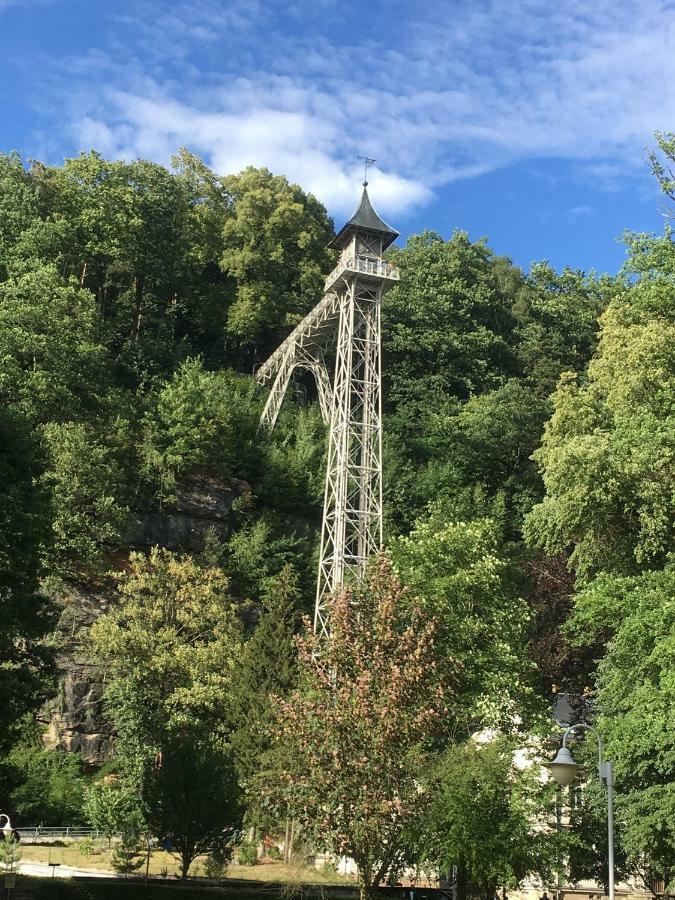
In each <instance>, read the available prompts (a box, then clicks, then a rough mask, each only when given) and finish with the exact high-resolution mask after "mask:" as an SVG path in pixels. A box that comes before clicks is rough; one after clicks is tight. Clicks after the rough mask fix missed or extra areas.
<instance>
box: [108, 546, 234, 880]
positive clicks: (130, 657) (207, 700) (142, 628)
mask: <svg viewBox="0 0 675 900" xmlns="http://www.w3.org/2000/svg"><path fill="white" fill-rule="evenodd" d="M116 579H117V582H118V592H119V600H118V602H117V603H116V604H115V606H114V607H113V608H112V609H111V611H110V612H109V613H107V614H106V615H105V616H103V617H102V618H100V619H99V620H98V621H97V622H96V623H95V624H94V626H93V628H92V630H91V635H92V642H93V647H94V649H95V651H96V653H97V655H98V656H99V658H101V659H102V660H105V662H106V665H107V667H108V670H109V672H110V681H109V684H108V689H107V692H106V698H107V709H108V712H109V715H110V716H111V719H112V722H113V725H114V727H115V731H116V743H115V756H116V759H117V762H118V766H119V770H120V771H119V778H120V785H119V789H120V790H121V791H123V792H124V794H123V797H122V804H123V807H125V808H126V805H127V801H126V799H125V798H126V797H127V796H128V792H132V793H133V794H134V795H135V796H136V797H137V798H138V799H139V801H141V802H140V804H139V807H138V812H136V811H135V810H134V809H133V806H132V812H133V816H132V818H133V819H134V821H133V822H132V823H131V825H130V833H137V829H136V827H135V824H136V822H135V817H137V816H138V817H141V818H142V820H143V827H142V831H143V833H145V831H146V830H147V829H150V830H152V831H153V832H154V834H155V835H156V836H157V837H160V838H164V837H167V836H169V837H171V839H172V841H173V842H174V843H175V845H176V847H177V848H178V850H179V852H180V855H181V859H182V865H183V874H184V875H186V874H187V871H188V869H189V866H190V863H191V862H192V860H193V859H194V856H195V855H196V854H198V853H201V852H209V850H210V849H212V847H215V846H216V845H217V841H216V837H215V831H218V833H219V834H220V839H221V840H223V829H224V828H229V829H235V828H236V827H238V823H239V817H240V813H239V805H238V804H239V800H238V790H239V788H238V784H237V781H236V776H235V774H234V765H233V762H232V755H231V752H230V750H229V749H228V748H227V746H226V745H225V742H226V739H227V736H228V734H229V732H230V730H231V728H232V724H233V723H232V709H231V706H232V681H233V672H234V669H235V666H236V662H237V659H238V656H239V652H240V638H241V628H240V625H239V623H238V621H237V617H236V610H235V607H234V605H233V603H232V601H231V599H230V596H229V586H228V581H227V578H226V577H225V576H224V574H223V572H222V570H221V569H220V568H218V567H214V566H202V565H200V564H199V563H198V562H196V561H195V560H194V559H192V558H190V557H187V556H182V557H181V556H176V555H175V554H172V553H170V552H169V551H166V550H160V549H159V548H154V549H153V550H152V551H151V552H150V555H149V557H147V558H146V557H144V556H142V555H141V554H132V555H131V557H130V560H129V567H128V571H127V572H125V573H120V574H118V575H116ZM179 804H181V805H182V807H181V806H180V805H179ZM181 808H182V809H183V814H184V816H183V821H182V823H181V817H180V809H181ZM125 815H126V813H125ZM181 829H183V830H182V831H181ZM200 833H201V836H200ZM201 847H203V849H199V848H201Z"/></svg>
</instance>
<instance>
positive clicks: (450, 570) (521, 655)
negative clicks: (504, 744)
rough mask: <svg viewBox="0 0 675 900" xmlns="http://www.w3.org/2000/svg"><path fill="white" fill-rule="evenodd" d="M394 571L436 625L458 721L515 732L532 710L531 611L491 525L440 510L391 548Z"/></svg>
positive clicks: (466, 726) (467, 731)
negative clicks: (454, 682)
mask: <svg viewBox="0 0 675 900" xmlns="http://www.w3.org/2000/svg"><path fill="white" fill-rule="evenodd" d="M391 555H392V559H393V561H394V565H395V566H396V571H397V573H398V575H399V577H400V578H401V580H402V581H403V583H404V584H406V585H407V586H408V587H409V588H410V594H409V595H408V596H412V597H415V598H418V599H417V600H416V602H417V603H419V604H421V606H422V608H423V609H424V611H425V613H426V615H428V616H432V617H433V618H434V619H435V620H437V621H438V623H439V626H438V634H437V640H438V642H439V644H440V646H442V647H443V649H444V650H445V652H447V653H448V654H449V655H450V656H451V657H452V658H453V659H455V660H456V661H457V663H458V671H457V679H458V695H459V696H460V697H461V698H462V703H461V712H460V713H459V714H458V719H459V722H460V723H461V726H462V728H463V729H465V732H464V733H465V734H466V736H467V737H468V736H469V735H470V734H472V733H473V732H474V731H475V730H476V729H479V728H484V727H488V726H490V727H498V726H501V727H503V728H505V729H509V728H512V727H513V723H514V721H515V717H516V716H518V717H520V718H521V719H522V717H523V716H526V715H527V714H528V713H530V714H531V713H532V712H533V708H535V704H534V702H533V701H534V697H533V692H532V663H531V662H530V661H529V659H528V657H527V655H526V653H525V647H526V644H527V640H528V635H529V627H530V614H529V610H528V606H527V603H526V602H525V600H523V599H521V598H519V597H518V594H517V592H516V591H517V588H516V583H515V580H514V573H513V569H512V567H511V566H510V564H509V563H508V560H507V558H506V556H505V552H504V546H503V542H502V539H501V537H500V534H499V529H498V527H497V525H496V523H495V522H494V521H492V520H490V519H477V520H475V521H473V522H452V521H448V520H447V519H446V518H445V516H444V515H443V511H442V509H439V510H438V511H437V512H436V513H434V514H432V516H431V517H430V518H429V519H428V520H427V521H422V522H419V523H418V525H417V527H416V528H415V529H414V530H413V531H412V532H411V534H410V535H409V536H407V537H401V538H399V539H397V540H396V541H394V543H393V544H392V546H391Z"/></svg>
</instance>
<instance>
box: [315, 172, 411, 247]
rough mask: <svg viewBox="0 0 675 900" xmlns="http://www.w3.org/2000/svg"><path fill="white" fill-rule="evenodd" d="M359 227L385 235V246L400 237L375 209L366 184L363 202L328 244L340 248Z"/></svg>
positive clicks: (362, 197) (362, 195) (362, 196)
mask: <svg viewBox="0 0 675 900" xmlns="http://www.w3.org/2000/svg"><path fill="white" fill-rule="evenodd" d="M358 229H362V230H363V231H375V232H377V233H378V234H381V235H382V236H383V237H384V244H383V248H386V247H388V246H389V244H391V243H393V242H394V241H395V240H396V238H397V237H398V231H396V230H395V229H394V228H392V227H391V225H387V223H386V222H385V221H384V220H383V219H381V218H380V217H379V216H378V214H377V213H376V212H375V210H374V209H373V205H372V203H371V202H370V197H369V196H368V188H367V187H366V185H365V184H364V185H363V193H362V194H361V202H360V203H359V205H358V206H357V208H356V211H355V212H354V215H353V216H352V217H351V219H350V220H349V221H348V222H347V223H346V224H345V225H343V226H342V228H341V229H340V231H339V232H338V233H337V234H336V236H335V237H334V238H333V240H332V241H331V242H330V244H329V245H328V246H329V247H333V248H334V249H337V250H339V249H340V248H341V247H343V246H344V245H345V244H346V242H347V240H348V239H349V238H350V237H351V236H352V234H353V232H354V231H356V230H358Z"/></svg>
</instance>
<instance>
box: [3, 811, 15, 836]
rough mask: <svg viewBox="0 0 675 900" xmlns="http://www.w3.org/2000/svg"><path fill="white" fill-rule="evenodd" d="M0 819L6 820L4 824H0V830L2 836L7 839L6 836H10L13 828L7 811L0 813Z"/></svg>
mask: <svg viewBox="0 0 675 900" xmlns="http://www.w3.org/2000/svg"><path fill="white" fill-rule="evenodd" d="M0 819H5V820H6V821H5V824H4V825H0V831H2V834H3V837H4V838H5V840H7V838H8V837H11V836H12V835H13V834H14V829H13V828H12V823H11V822H10V821H9V816H8V815H7V813H0Z"/></svg>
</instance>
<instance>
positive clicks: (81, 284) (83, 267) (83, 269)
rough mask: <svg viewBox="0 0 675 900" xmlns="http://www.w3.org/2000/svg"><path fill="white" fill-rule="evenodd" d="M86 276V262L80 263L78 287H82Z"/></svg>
mask: <svg viewBox="0 0 675 900" xmlns="http://www.w3.org/2000/svg"><path fill="white" fill-rule="evenodd" d="M86 277H87V264H86V262H85V263H83V264H82V273H81V275H80V287H84V280H85V278H86Z"/></svg>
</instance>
